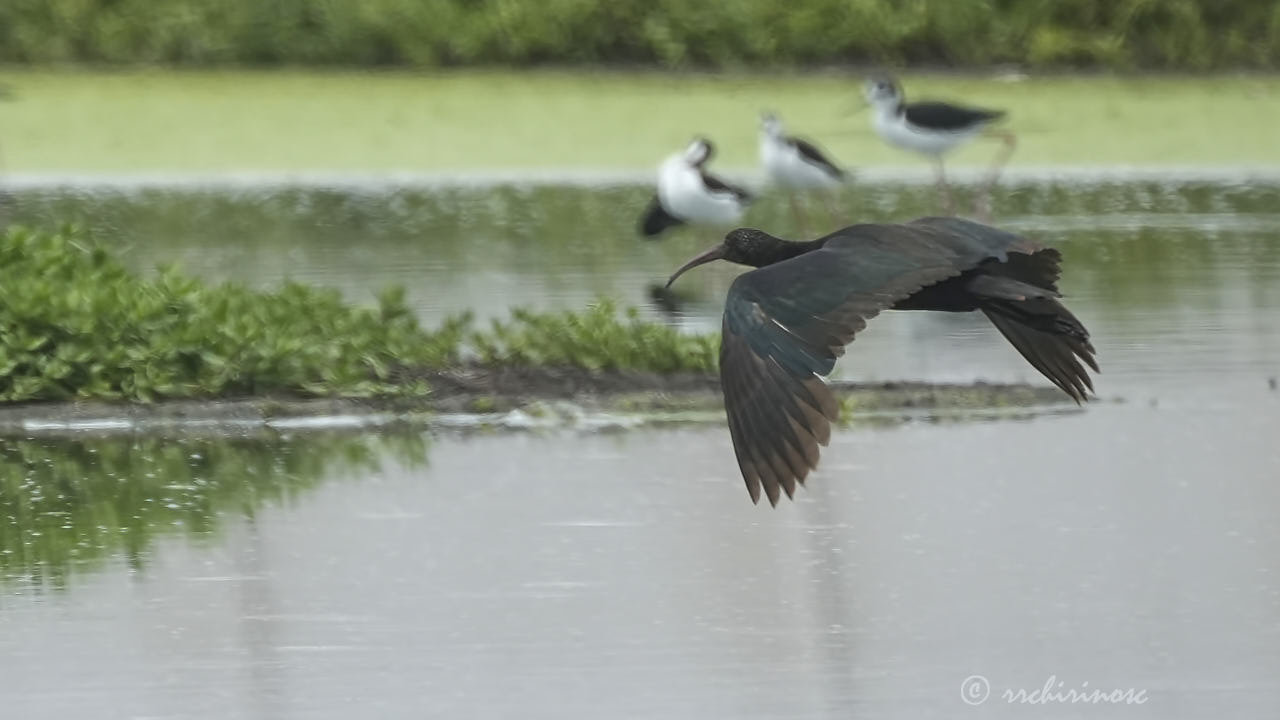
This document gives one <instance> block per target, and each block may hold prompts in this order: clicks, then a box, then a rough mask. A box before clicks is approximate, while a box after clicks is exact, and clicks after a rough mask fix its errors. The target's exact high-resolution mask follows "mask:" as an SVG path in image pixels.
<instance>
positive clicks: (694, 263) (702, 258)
mask: <svg viewBox="0 0 1280 720" xmlns="http://www.w3.org/2000/svg"><path fill="white" fill-rule="evenodd" d="M724 253H725V247H724V243H721V244H719V245H717V246H715V247H713V248H711V249H710V250H708V251H706V252H704V253H702V254H701V255H699V256H697V257H695V258H694V259H692V260H690V261H689V262H687V263H685V264H684V265H681V266H680V269H679V270H676V271H675V273H673V274H672V275H671V278H670V279H669V280H667V287H671V283H673V282H675V281H676V278H678V277H680V276H681V275H683V274H685V272H686V271H688V270H691V269H693V268H696V267H698V266H699V265H706V264H707V263H709V262H714V261H716V260H719V259H721V258H723V257H724Z"/></svg>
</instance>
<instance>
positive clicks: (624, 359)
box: [470, 300, 720, 373]
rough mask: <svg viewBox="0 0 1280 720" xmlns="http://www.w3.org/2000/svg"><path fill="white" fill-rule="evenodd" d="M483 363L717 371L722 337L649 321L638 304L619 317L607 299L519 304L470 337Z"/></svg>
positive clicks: (655, 370) (586, 368) (656, 370)
mask: <svg viewBox="0 0 1280 720" xmlns="http://www.w3.org/2000/svg"><path fill="white" fill-rule="evenodd" d="M470 343H471V344H472V346H473V347H474V349H475V351H476V353H477V355H478V356H479V361H480V363H481V364H484V365H497V366H509V365H529V366H569V367H577V368H583V369H585V370H638V371H648V372H656V373H673V372H705V373H710V372H714V371H715V370H716V368H717V367H718V360H717V356H718V353H719V347H720V339H719V337H717V336H715V335H686V334H682V333H681V332H680V331H679V330H677V329H675V328H673V327H670V326H668V325H662V324H658V323H653V322H647V321H645V320H643V319H641V318H640V316H639V313H638V311H637V310H636V309H635V308H628V309H626V310H625V311H623V313H622V316H621V317H619V314H618V310H617V308H616V307H615V306H614V304H613V303H612V302H610V301H608V300H602V301H599V302H597V303H594V304H592V305H590V306H589V307H587V308H586V309H585V310H583V311H581V312H573V311H568V312H547V313H535V312H530V311H528V310H521V309H516V310H512V312H511V319H510V320H509V321H501V320H494V321H493V324H492V327H491V328H490V330H489V331H488V332H478V333H474V334H473V335H472V336H471V338H470Z"/></svg>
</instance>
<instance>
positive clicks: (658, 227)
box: [640, 137, 752, 237]
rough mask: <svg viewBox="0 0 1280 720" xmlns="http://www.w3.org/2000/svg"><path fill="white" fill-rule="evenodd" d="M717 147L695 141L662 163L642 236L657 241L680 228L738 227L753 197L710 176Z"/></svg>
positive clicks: (642, 228)
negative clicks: (661, 235)
mask: <svg viewBox="0 0 1280 720" xmlns="http://www.w3.org/2000/svg"><path fill="white" fill-rule="evenodd" d="M714 154H715V146H714V145H712V144H711V141H710V140H707V139H706V138H701V137H699V138H694V140H693V142H691V143H689V146H688V147H687V148H685V150H684V152H682V153H677V154H675V155H672V156H670V157H668V158H667V159H666V160H664V161H663V163H662V165H661V167H659V169H658V192H657V193H656V194H655V195H654V197H653V200H651V201H650V202H649V207H648V208H646V209H645V212H644V215H643V216H642V217H641V218H640V233H641V234H642V235H644V236H645V237H657V236H658V235H660V234H662V232H663V231H664V230H667V229H668V228H672V227H675V226H677V225H684V224H690V225H708V226H713V227H728V226H732V225H736V224H738V222H739V221H740V220H741V219H742V214H743V212H744V211H745V210H746V207H747V205H748V204H750V203H751V200H752V197H751V194H750V193H748V192H747V191H746V190H743V189H742V188H740V187H736V186H734V185H730V184H729V183H727V182H725V181H723V180H721V179H720V178H718V177H716V176H715V175H712V174H711V173H709V172H707V169H706V165H707V162H708V161H710V160H711V157H712V156H713V155H714Z"/></svg>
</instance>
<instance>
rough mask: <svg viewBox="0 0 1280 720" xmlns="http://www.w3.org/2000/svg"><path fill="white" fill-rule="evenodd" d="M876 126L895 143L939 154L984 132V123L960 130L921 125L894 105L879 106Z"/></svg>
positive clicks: (919, 151)
mask: <svg viewBox="0 0 1280 720" xmlns="http://www.w3.org/2000/svg"><path fill="white" fill-rule="evenodd" d="M872 127H874V128H875V131H876V134H877V135H879V136H880V137H881V139H883V140H884V141H885V142H887V143H889V144H890V145H893V146H894V147H898V148H902V149H903V150H911V151H913V152H918V153H923V154H925V155H935V156H936V155H943V154H945V153H948V152H950V151H951V150H953V149H955V147H956V146H957V145H960V144H961V143H964V142H966V141H968V140H971V139H973V138H974V137H975V136H976V135H978V134H979V133H981V132H982V126H981V125H979V126H976V127H971V128H966V129H964V130H956V131H949V130H931V129H928V128H922V127H917V126H915V125H912V124H911V123H909V122H907V118H906V116H904V115H901V114H899V113H897V112H894V111H893V110H891V109H885V110H878V111H877V112H876V113H875V115H874V116H873V117H872Z"/></svg>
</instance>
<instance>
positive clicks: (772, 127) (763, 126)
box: [760, 112, 782, 137]
mask: <svg viewBox="0 0 1280 720" xmlns="http://www.w3.org/2000/svg"><path fill="white" fill-rule="evenodd" d="M760 132H762V133H764V134H765V135H768V136H769V137H781V136H782V121H781V120H779V119H778V116H777V115H774V114H773V113H771V112H762V113H760Z"/></svg>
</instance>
